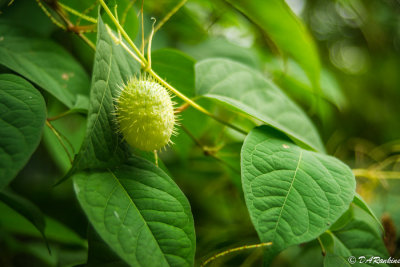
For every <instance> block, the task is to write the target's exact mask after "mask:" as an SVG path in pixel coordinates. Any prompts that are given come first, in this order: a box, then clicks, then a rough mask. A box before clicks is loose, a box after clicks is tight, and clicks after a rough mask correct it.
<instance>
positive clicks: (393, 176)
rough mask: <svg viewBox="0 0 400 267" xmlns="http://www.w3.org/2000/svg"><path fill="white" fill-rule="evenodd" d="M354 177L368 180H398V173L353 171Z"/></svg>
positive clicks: (399, 176) (399, 173) (399, 177)
mask: <svg viewBox="0 0 400 267" xmlns="http://www.w3.org/2000/svg"><path fill="white" fill-rule="evenodd" d="M352 171H353V174H354V176H356V177H365V178H369V179H400V172H397V171H378V170H368V169H353V170H352Z"/></svg>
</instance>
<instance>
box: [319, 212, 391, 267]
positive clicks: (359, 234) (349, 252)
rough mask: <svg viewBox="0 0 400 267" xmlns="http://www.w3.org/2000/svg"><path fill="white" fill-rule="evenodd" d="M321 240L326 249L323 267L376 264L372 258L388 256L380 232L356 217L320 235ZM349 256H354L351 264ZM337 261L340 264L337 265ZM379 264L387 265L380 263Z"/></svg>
mask: <svg viewBox="0 0 400 267" xmlns="http://www.w3.org/2000/svg"><path fill="white" fill-rule="evenodd" d="M321 242H322V243H323V245H324V247H325V248H326V250H327V256H326V257H325V259H324V266H325V267H334V266H376V263H374V260H377V259H379V258H380V259H387V258H388V253H387V251H386V248H385V245H384V244H383V241H382V238H381V236H380V234H379V233H378V232H377V231H376V230H375V229H374V228H373V227H371V226H370V225H369V224H368V223H366V222H364V221H362V220H358V219H354V220H353V221H351V222H350V223H349V224H347V225H346V226H345V227H344V228H342V229H340V230H338V231H335V232H333V233H332V232H331V233H326V234H324V235H322V236H321ZM350 257H354V258H353V260H354V262H351V264H350V262H349V258H350ZM371 257H372V258H371ZM367 260H371V262H368V261H367ZM339 262H340V264H341V265H337V263H339ZM379 266H389V265H387V264H383V263H381V264H379Z"/></svg>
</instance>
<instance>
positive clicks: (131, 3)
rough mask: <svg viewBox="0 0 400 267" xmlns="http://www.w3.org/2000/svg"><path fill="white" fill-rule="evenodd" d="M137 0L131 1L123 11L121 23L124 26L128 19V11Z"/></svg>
mask: <svg viewBox="0 0 400 267" xmlns="http://www.w3.org/2000/svg"><path fill="white" fill-rule="evenodd" d="M135 2H136V0H132V1H130V2H129V4H128V6H127V7H126V8H125V10H124V13H122V18H121V25H122V26H124V25H125V21H126V17H127V16H128V12H129V10H131V8H132V7H133V5H134V4H135Z"/></svg>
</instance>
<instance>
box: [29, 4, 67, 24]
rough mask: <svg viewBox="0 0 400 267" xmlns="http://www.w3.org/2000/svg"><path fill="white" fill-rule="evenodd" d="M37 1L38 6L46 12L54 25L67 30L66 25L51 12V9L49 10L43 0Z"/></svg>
mask: <svg viewBox="0 0 400 267" xmlns="http://www.w3.org/2000/svg"><path fill="white" fill-rule="evenodd" d="M36 3H37V4H38V6H39V7H40V8H41V9H42V10H43V12H44V14H46V16H47V17H49V18H50V20H51V22H53V24H54V25H56V26H57V27H59V28H61V29H63V30H65V31H66V30H67V27H65V25H63V24H61V23H60V22H59V21H58V20H57V19H56V18H55V17H54V16H53V15H52V14H51V13H50V11H48V10H47V8H46V7H45V6H44V5H43V4H42V2H41V0H36Z"/></svg>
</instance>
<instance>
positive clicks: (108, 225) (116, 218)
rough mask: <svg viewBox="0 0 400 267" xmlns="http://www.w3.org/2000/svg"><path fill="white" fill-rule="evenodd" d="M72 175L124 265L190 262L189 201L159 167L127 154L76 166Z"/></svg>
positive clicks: (80, 196)
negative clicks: (115, 162) (117, 161)
mask: <svg viewBox="0 0 400 267" xmlns="http://www.w3.org/2000/svg"><path fill="white" fill-rule="evenodd" d="M73 178H74V185H75V191H76V194H77V196H78V199H79V202H80V204H81V206H82V208H83V210H84V211H85V213H86V215H87V216H88V218H89V220H90V222H91V223H92V225H93V227H94V228H95V229H96V231H97V232H98V233H99V234H100V236H101V237H102V238H103V239H104V241H105V242H106V243H107V244H108V245H109V246H110V247H111V248H112V249H113V250H114V251H115V252H116V253H117V254H118V255H119V256H120V257H121V258H123V259H124V260H125V261H126V262H127V263H128V264H129V265H131V266H192V265H193V260H194V251H195V235H194V225H193V218H192V215H191V211H190V206H189V202H188V201H187V199H186V198H185V196H184V195H183V193H182V192H181V191H180V189H179V187H178V186H177V185H176V184H175V183H174V182H173V181H172V180H171V178H169V177H168V176H167V175H166V174H165V173H164V172H163V171H162V170H161V169H159V168H158V167H156V166H155V165H153V164H152V163H150V162H148V161H147V160H144V159H141V158H138V157H132V158H130V159H129V160H128V161H127V163H126V164H123V165H122V166H119V167H117V168H115V169H109V170H104V171H91V172H89V171H88V172H81V173H78V174H76V175H75V176H74V177H73Z"/></svg>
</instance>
